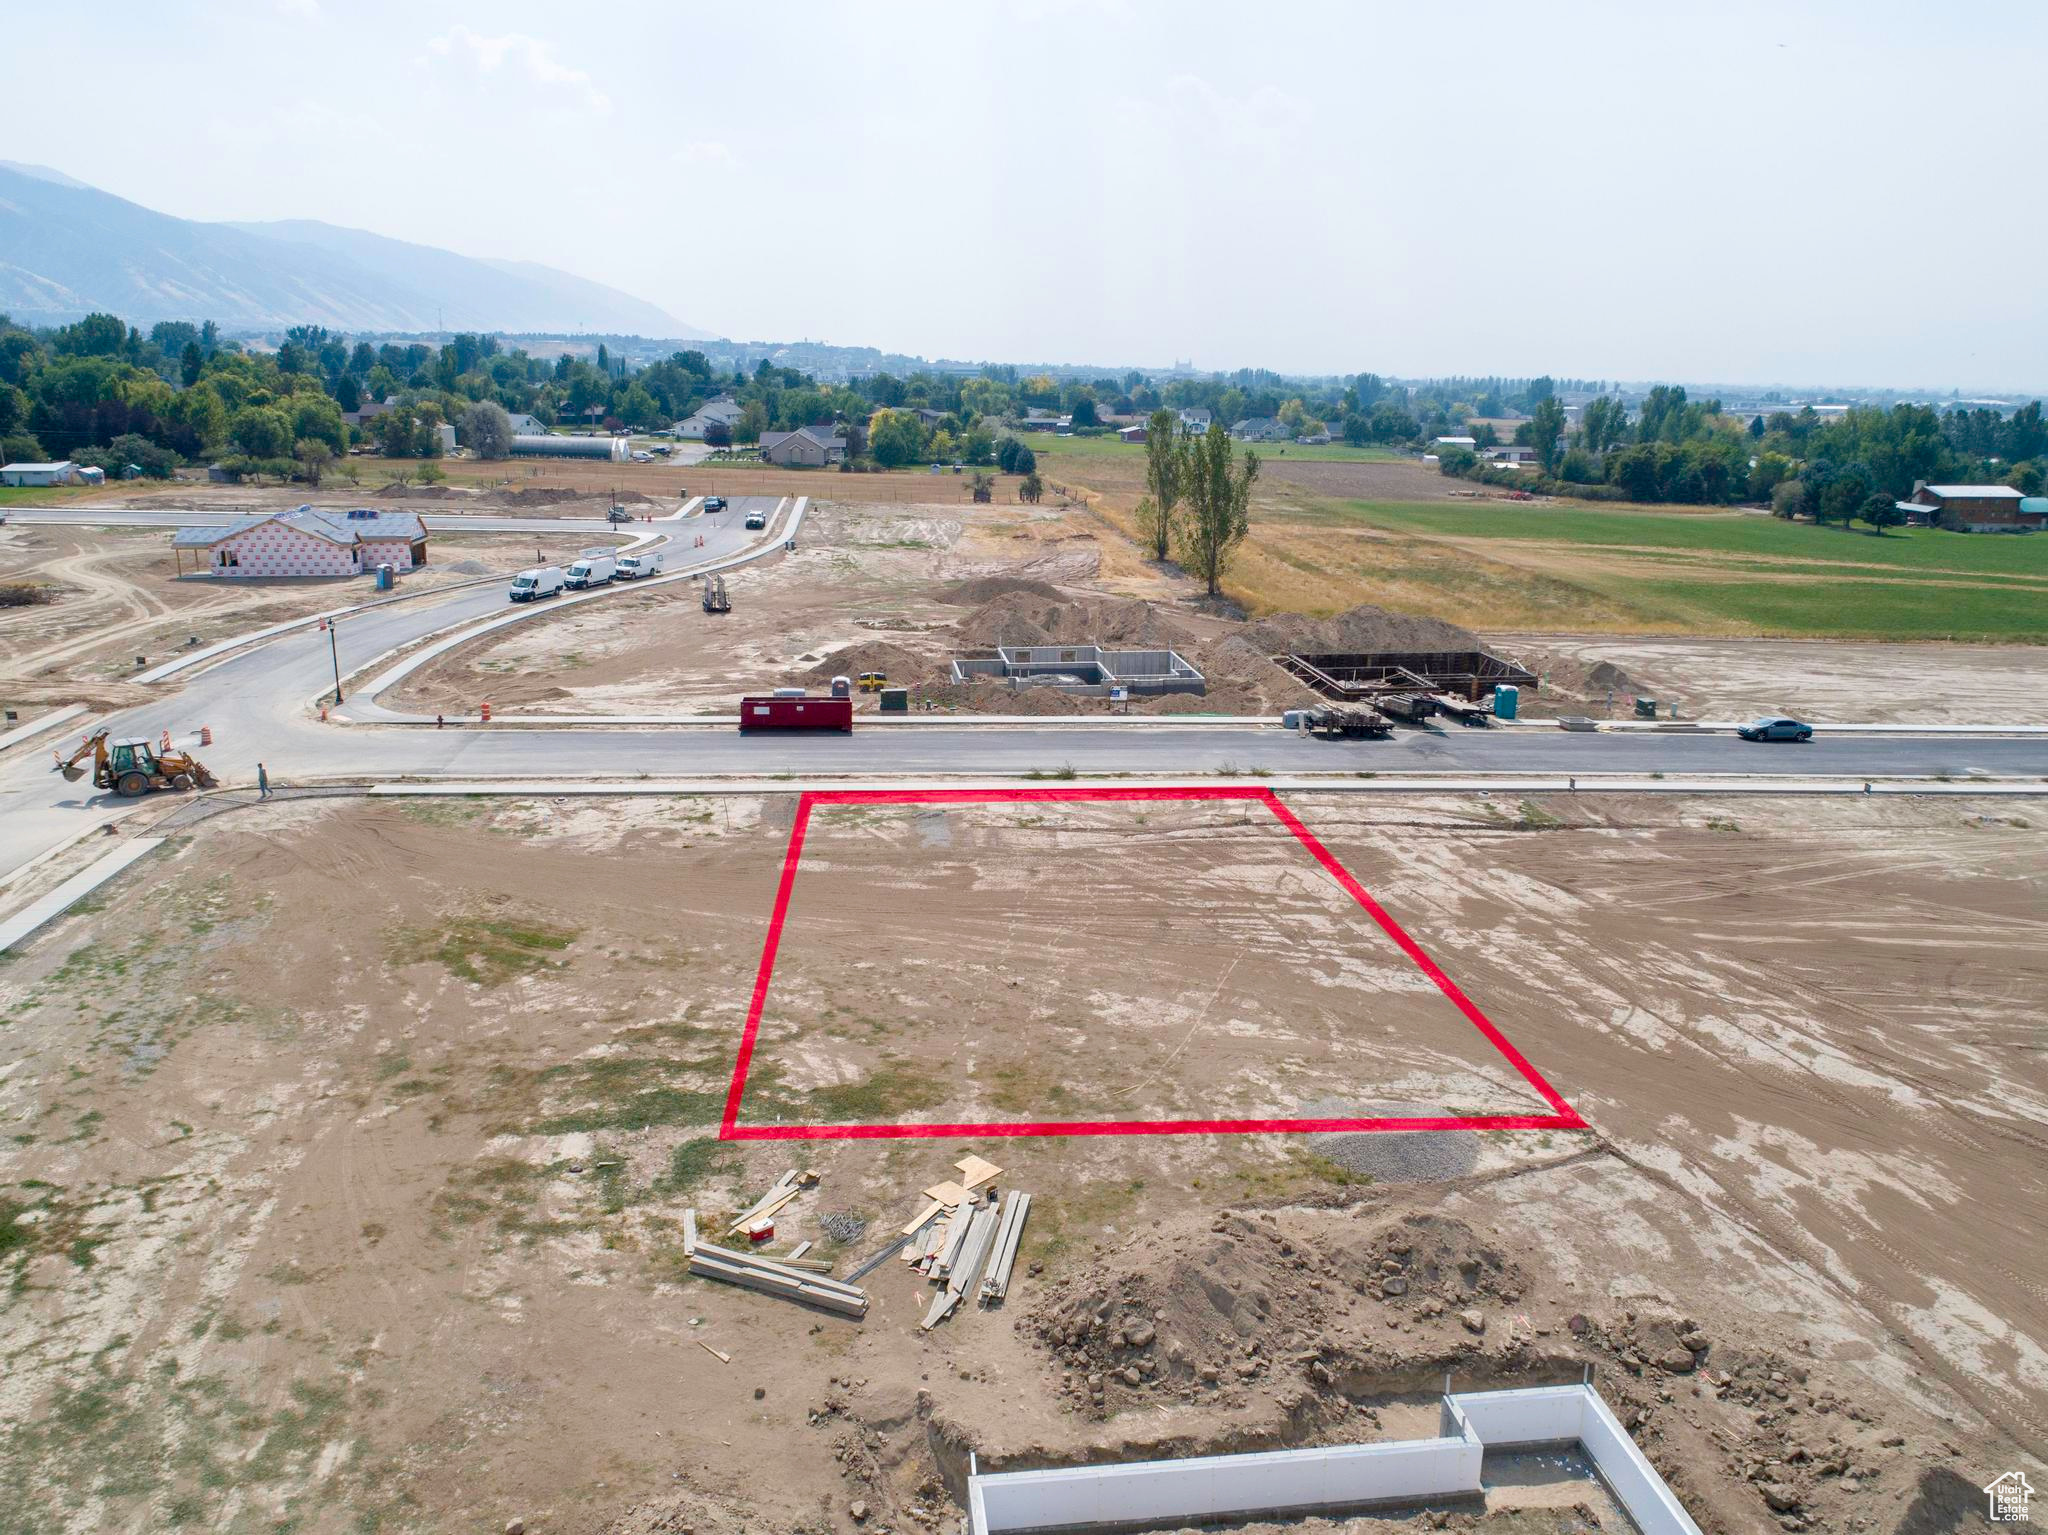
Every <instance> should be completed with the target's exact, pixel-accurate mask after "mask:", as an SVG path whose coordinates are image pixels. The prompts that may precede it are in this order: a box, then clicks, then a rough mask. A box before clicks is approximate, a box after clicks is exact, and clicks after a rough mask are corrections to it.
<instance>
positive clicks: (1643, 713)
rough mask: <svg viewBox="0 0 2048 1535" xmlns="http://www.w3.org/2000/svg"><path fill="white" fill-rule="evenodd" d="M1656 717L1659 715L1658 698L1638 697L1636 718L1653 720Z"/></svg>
mask: <svg viewBox="0 0 2048 1535" xmlns="http://www.w3.org/2000/svg"><path fill="white" fill-rule="evenodd" d="M1656 717H1657V700H1656V699H1654V698H1638V699H1636V718H1637V719H1639V720H1653V719H1655V718H1656Z"/></svg>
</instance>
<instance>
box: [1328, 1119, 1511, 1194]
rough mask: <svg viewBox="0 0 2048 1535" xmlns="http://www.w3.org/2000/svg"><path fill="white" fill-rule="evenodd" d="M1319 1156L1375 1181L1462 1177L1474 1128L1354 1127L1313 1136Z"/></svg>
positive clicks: (1474, 1153)
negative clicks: (1388, 1129)
mask: <svg viewBox="0 0 2048 1535" xmlns="http://www.w3.org/2000/svg"><path fill="white" fill-rule="evenodd" d="M1314 1149H1315V1152H1316V1154H1317V1155H1318V1156H1324V1157H1328V1158H1329V1159H1330V1160H1331V1161H1332V1162H1335V1163H1336V1164H1337V1165H1338V1166H1339V1167H1341V1168H1343V1169H1344V1170H1345V1171H1346V1172H1353V1173H1363V1174H1365V1175H1366V1176H1367V1177H1369V1178H1371V1179H1372V1180H1373V1182H1375V1183H1437V1182H1441V1181H1442V1180H1443V1179H1446V1178H1462V1177H1464V1176H1465V1175H1466V1174H1467V1173H1469V1172H1471V1171H1472V1169H1473V1167H1474V1166H1475V1165H1476V1164H1477V1163H1478V1161H1479V1134H1478V1132H1477V1131H1475V1130H1394V1131H1385V1130H1358V1131H1350V1132H1343V1131H1340V1132H1338V1133H1336V1134H1333V1135H1318V1136H1317V1137H1315V1141H1314Z"/></svg>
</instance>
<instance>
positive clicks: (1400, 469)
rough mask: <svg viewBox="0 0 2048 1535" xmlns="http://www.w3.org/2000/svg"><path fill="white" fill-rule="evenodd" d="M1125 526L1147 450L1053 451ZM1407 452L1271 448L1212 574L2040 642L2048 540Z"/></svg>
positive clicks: (1600, 614)
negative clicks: (1761, 508)
mask: <svg viewBox="0 0 2048 1535" xmlns="http://www.w3.org/2000/svg"><path fill="white" fill-rule="evenodd" d="M1062 467H1063V468H1064V469H1065V470H1066V471H1067V472H1068V473H1069V474H1070V475H1071V478H1070V479H1067V480H1063V481H1062V483H1063V484H1065V485H1066V486H1067V488H1069V489H1070V490H1072V491H1074V492H1075V493H1076V494H1077V495H1084V496H1085V497H1086V498H1087V499H1088V500H1089V502H1090V504H1091V505H1093V506H1094V508H1095V509H1096V510H1097V511H1098V512H1099V513H1100V514H1101V515H1102V516H1103V517H1105V518H1106V519H1107V520H1108V521H1110V522H1111V523H1113V524H1114V525H1116V526H1117V527H1118V528H1120V529H1122V530H1123V531H1125V532H1126V533H1130V532H1132V531H1134V528H1133V524H1132V521H1131V517H1130V512H1131V509H1132V508H1133V507H1135V505H1136V504H1137V500H1138V498H1139V497H1140V496H1141V495H1143V493H1144V483H1143V466H1142V464H1140V463H1137V462H1132V463H1130V464H1122V463H1114V464H1106V465H1105V464H1082V463H1078V462H1070V463H1068V464H1066V465H1064V466H1062ZM1464 489H1465V487H1464V486H1463V485H1462V483H1461V482H1458V481H1454V480H1446V479H1444V478H1443V477H1442V476H1441V475H1438V474H1436V473H1435V472H1433V471H1431V470H1427V469H1424V468H1423V467H1421V466H1420V465H1416V464H1413V463H1388V464H1364V463H1361V464H1311V463H1303V464H1300V465H1280V464H1273V463H1268V464H1267V466H1266V472H1264V473H1263V474H1262V475H1261V477H1260V482H1259V485H1258V488H1257V489H1256V491H1255V493H1254V496H1253V506H1252V531H1251V534H1250V537H1249V538H1247V540H1246V541H1245V544H1244V546H1243V548H1242V549H1241V551H1240V553H1239V556H1238V559H1237V562H1236V563H1235V565H1234V566H1233V567H1232V569H1231V571H1230V574H1229V576H1228V578H1227V580H1226V582H1225V590H1226V593H1227V594H1228V595H1229V596H1230V597H1232V598H1234V599H1235V600H1236V601H1237V602H1239V603H1240V604H1242V605H1243V606H1244V607H1245V608H1246V609H1247V610H1249V611H1250V612H1252V613H1254V614H1263V613H1272V612H1306V613H1316V614H1326V613H1335V612H1341V611H1343V610H1345V609H1347V608H1349V607H1352V606H1353V605H1355V604H1357V603H1359V602H1374V603H1378V604H1380V605H1382V606H1385V607H1389V608H1392V609H1395V610H1397V611H1401V612H1409V613H1416V614H1422V615H1427V616H1431V617H1436V618H1443V619H1448V620H1451V621H1453V622H1456V623H1460V624H1464V625H1466V626H1468V627H1471V628H1475V629H1479V630H1495V629H1511V630H1518V631H1545V630H1549V631H1555V632H1572V633H1614V634H1645V635H1647V634H1689V635H1701V636H1729V637H1735V636H1748V637H1764V636H1770V637H1785V638H1841V639H1871V640H1976V641H1997V642H2020V643H2027V644H2034V643H2040V642H2042V641H2044V640H2048V601H2044V600H2043V599H2044V598H2048V539H2042V538H2038V537H2034V536H2001V535H1994V534H1969V533H1945V532H1941V531H1939V530H1936V529H1929V528H1898V529H1893V530H1891V531H1890V532H1887V533H1885V534H1882V535H1878V534H1874V533H1870V532H1867V531H1863V530H1858V531H1848V530H1845V529H1842V528H1837V527H1825V528H1824V527H1815V526H1813V525H1810V524H1807V523H1787V522H1780V521H1778V520H1777V519H1775V518H1772V517H1768V516H1765V515H1762V514H1759V513H1754V512H1743V511H1735V510H1727V511H1702V510H1688V509H1680V508H1670V507H1639V506H1608V505H1600V506H1592V505H1569V504H1565V505H1560V504H1556V503H1550V502H1542V503H1536V502H1514V501H1508V500H1506V499H1504V498H1503V499H1498V500H1482V499H1478V498H1473V497H1467V496H1463V495H1454V492H1457V491H1462V490H1464Z"/></svg>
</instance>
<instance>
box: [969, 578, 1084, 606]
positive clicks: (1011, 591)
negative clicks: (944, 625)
mask: <svg viewBox="0 0 2048 1535" xmlns="http://www.w3.org/2000/svg"><path fill="white" fill-rule="evenodd" d="M1020 594H1021V595H1023V596H1027V597H1039V598H1043V599H1044V600H1046V601H1048V602H1065V601H1066V600H1067V595H1066V593H1065V592H1063V591H1061V590H1060V589H1059V588H1058V587H1057V586H1054V585H1053V584H1052V583H1051V582H1050V581H1033V580H1029V579H1027V578H1025V577H1022V576H976V577H975V578H974V579H973V580H971V581H959V582H955V583H954V584H953V585H952V586H949V587H946V588H945V589H944V590H943V591H941V592H939V593H938V594H937V595H938V599H939V601H941V602H944V603H950V604H951V605H952V606H954V607H956V608H978V607H980V606H981V605H982V604H983V603H985V602H993V601H995V599H996V598H998V597H1012V596H1017V595H1020Z"/></svg>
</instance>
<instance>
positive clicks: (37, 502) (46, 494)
mask: <svg viewBox="0 0 2048 1535" xmlns="http://www.w3.org/2000/svg"><path fill="white" fill-rule="evenodd" d="M105 489H106V487H105V486H103V485H0V509H4V508H6V507H10V506H65V505H68V504H70V503H71V502H74V501H82V500H85V499H87V498H89V497H91V496H94V495H97V494H100V493H101V492H103V491H104V490H105Z"/></svg>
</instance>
